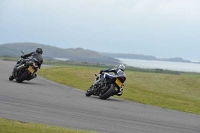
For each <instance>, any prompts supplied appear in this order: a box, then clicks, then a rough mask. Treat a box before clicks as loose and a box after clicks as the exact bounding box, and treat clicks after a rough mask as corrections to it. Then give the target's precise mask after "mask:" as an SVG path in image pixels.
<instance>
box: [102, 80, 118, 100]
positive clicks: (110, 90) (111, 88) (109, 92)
mask: <svg viewBox="0 0 200 133" xmlns="http://www.w3.org/2000/svg"><path fill="white" fill-rule="evenodd" d="M115 92H116V91H115V85H114V84H111V85H110V86H109V88H108V89H107V90H106V91H103V92H100V94H99V98H100V99H103V100H105V99H107V98H109V97H110V96H112V95H113V94H115Z"/></svg>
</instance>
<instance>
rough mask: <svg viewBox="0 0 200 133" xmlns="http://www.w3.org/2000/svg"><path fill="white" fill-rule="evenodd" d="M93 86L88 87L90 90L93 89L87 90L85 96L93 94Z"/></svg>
mask: <svg viewBox="0 0 200 133" xmlns="http://www.w3.org/2000/svg"><path fill="white" fill-rule="evenodd" d="M91 87H93V86H91ZM91 87H90V88H89V89H88V90H91V91H88V90H87V91H86V93H85V96H87V97H89V96H91V95H92V94H93V91H92V90H93V89H92V88H91Z"/></svg>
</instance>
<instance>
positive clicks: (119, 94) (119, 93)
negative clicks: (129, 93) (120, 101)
mask: <svg viewBox="0 0 200 133" xmlns="http://www.w3.org/2000/svg"><path fill="white" fill-rule="evenodd" d="M122 93H123V88H120V90H119V92H118V93H117V95H118V96H121V95H122Z"/></svg>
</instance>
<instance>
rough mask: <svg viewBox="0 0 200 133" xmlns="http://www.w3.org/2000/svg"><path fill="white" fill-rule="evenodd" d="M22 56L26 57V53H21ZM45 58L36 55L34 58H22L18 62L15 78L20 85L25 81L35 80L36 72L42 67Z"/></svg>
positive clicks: (14, 73)
mask: <svg viewBox="0 0 200 133" xmlns="http://www.w3.org/2000/svg"><path fill="white" fill-rule="evenodd" d="M21 52H22V54H23V55H24V51H21ZM42 62H43V58H42V57H41V55H39V54H38V55H35V56H32V57H31V58H28V57H26V58H22V57H21V59H20V60H19V61H18V62H17V65H16V67H15V68H14V71H13V76H14V79H15V80H16V81H17V82H18V83H22V82H23V81H24V80H28V81H29V80H31V79H33V78H35V77H36V76H37V75H36V72H37V71H38V69H39V68H40V66H41V65H42Z"/></svg>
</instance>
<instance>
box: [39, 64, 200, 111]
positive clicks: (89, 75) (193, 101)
mask: <svg viewBox="0 0 200 133" xmlns="http://www.w3.org/2000/svg"><path fill="white" fill-rule="evenodd" d="M101 69H102V68H101V67H86V66H72V65H69V66H65V67H53V68H43V69H41V70H40V71H39V72H38V74H39V75H40V76H42V77H44V78H47V79H49V80H52V81H55V82H58V83H61V84H64V85H67V86H71V87H74V88H78V89H81V90H87V89H88V87H89V86H90V85H91V84H92V83H93V81H94V78H95V76H94V74H95V73H98V72H99V70H101ZM125 73H126V76H127V80H126V82H125V86H124V94H123V95H122V96H121V97H118V98H121V99H124V100H130V101H134V102H139V103H144V104H148V105H153V106H158V107H163V108H168V109H173V110H179V111H183V112H189V113H194V114H200V97H199V96H200V74H192V73H191V74H188V73H183V74H180V73H179V74H162V73H153V72H152V73H151V72H137V71H132V70H126V71H125ZM83 95H84V94H83Z"/></svg>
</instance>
